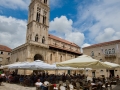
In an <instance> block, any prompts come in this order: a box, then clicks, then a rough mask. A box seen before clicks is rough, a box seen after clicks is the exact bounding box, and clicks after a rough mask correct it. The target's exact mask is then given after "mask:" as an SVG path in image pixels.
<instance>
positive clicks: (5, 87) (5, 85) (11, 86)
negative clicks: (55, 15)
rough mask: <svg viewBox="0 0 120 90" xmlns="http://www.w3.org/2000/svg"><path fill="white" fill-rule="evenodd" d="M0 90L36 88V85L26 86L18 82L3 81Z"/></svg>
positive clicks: (31, 89)
mask: <svg viewBox="0 0 120 90" xmlns="http://www.w3.org/2000/svg"><path fill="white" fill-rule="evenodd" d="M0 90H36V89H35V87H24V86H21V85H17V84H9V83H2V86H0Z"/></svg>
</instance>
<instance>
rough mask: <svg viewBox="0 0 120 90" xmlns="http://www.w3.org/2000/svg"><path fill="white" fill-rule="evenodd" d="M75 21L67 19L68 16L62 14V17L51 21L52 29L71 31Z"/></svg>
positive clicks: (63, 31) (61, 31)
mask: <svg viewBox="0 0 120 90" xmlns="http://www.w3.org/2000/svg"><path fill="white" fill-rule="evenodd" d="M72 24H73V21H72V20H71V19H69V20H68V19H67V17H66V16H61V17H60V18H58V17H56V18H54V20H53V21H51V22H50V28H49V30H50V31H57V32H60V33H69V32H71V31H72Z"/></svg>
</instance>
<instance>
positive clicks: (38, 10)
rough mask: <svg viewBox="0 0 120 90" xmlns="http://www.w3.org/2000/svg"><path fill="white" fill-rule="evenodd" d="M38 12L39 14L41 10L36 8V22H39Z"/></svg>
mask: <svg viewBox="0 0 120 90" xmlns="http://www.w3.org/2000/svg"><path fill="white" fill-rule="evenodd" d="M40 12H41V9H40V8H39V7H37V15H36V21H37V22H40Z"/></svg>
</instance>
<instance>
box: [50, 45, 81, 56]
mask: <svg viewBox="0 0 120 90" xmlns="http://www.w3.org/2000/svg"><path fill="white" fill-rule="evenodd" d="M49 47H52V48H57V49H61V50H65V51H68V52H72V53H76V54H79V55H81V54H82V53H80V51H73V50H69V49H66V48H61V47H58V46H55V45H51V44H49Z"/></svg>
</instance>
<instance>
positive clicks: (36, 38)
mask: <svg viewBox="0 0 120 90" xmlns="http://www.w3.org/2000/svg"><path fill="white" fill-rule="evenodd" d="M35 41H36V42H38V34H36V36H35Z"/></svg>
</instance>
